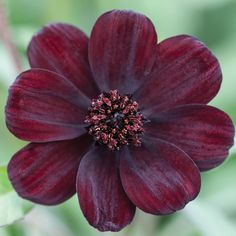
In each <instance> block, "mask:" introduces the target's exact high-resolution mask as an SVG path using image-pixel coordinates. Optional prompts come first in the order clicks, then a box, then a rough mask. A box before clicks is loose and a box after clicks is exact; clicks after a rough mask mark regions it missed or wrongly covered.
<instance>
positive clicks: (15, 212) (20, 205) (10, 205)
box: [0, 166, 32, 227]
mask: <svg viewBox="0 0 236 236" xmlns="http://www.w3.org/2000/svg"><path fill="white" fill-rule="evenodd" d="M31 208H32V204H30V203H29V202H26V201H25V200H23V199H21V198H20V197H18V195H17V194H16V192H15V191H14V189H13V188H12V187H11V184H10V182H9V180H8V176H7V170H6V167H1V166H0V227H1V226H6V225H9V224H12V223H14V222H15V221H17V220H19V219H22V218H23V217H24V215H25V214H26V213H27V212H28V211H29V210H30V209H31Z"/></svg>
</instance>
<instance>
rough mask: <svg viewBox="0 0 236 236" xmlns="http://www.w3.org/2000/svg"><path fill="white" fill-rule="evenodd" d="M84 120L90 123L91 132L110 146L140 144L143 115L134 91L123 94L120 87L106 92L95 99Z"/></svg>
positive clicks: (112, 147) (95, 137)
mask: <svg viewBox="0 0 236 236" xmlns="http://www.w3.org/2000/svg"><path fill="white" fill-rule="evenodd" d="M88 110H89V113H88V115H87V116H86V119H85V123H87V124H89V125H90V126H89V134H91V135H92V136H93V137H94V139H95V140H96V141H97V143H99V144H103V145H106V146H107V147H108V148H109V149H110V150H119V149H120V148H121V147H122V146H123V145H129V144H131V143H132V144H133V145H135V146H140V145H141V138H140V134H142V133H143V131H144V130H143V125H144V122H145V118H144V116H143V115H142V114H141V113H140V111H139V109H138V103H137V102H135V101H133V100H132V95H129V94H127V95H123V96H122V95H120V94H119V93H118V91H117V90H111V91H109V92H103V93H102V94H100V95H99V97H98V98H97V99H93V100H92V104H91V106H90V107H89V109H88Z"/></svg>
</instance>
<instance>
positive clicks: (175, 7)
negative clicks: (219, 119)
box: [0, 0, 236, 236]
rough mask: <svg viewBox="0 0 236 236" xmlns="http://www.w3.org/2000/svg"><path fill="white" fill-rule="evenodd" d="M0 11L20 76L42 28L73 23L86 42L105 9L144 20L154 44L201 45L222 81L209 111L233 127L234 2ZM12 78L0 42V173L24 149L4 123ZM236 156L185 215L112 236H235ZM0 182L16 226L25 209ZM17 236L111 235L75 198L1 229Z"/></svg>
mask: <svg viewBox="0 0 236 236" xmlns="http://www.w3.org/2000/svg"><path fill="white" fill-rule="evenodd" d="M5 3H6V14H7V16H8V20H9V25H10V29H11V32H12V35H13V40H14V43H15V45H16V46H17V48H18V50H19V52H20V56H21V60H22V63H23V67H24V68H23V69H27V68H28V62H27V58H26V49H27V45H28V43H29V41H30V38H31V37H32V35H33V34H34V33H35V32H37V31H38V30H39V29H40V28H41V27H42V25H45V24H48V23H51V22H58V21H62V22H67V23H72V24H74V25H76V26H78V27H79V28H80V29H82V30H83V31H84V32H86V33H87V34H88V35H89V34H90V31H91V29H92V26H93V24H94V22H95V20H96V19H97V17H98V16H99V15H100V14H102V13H103V12H105V11H108V10H111V9H129V10H134V11H138V12H141V13H143V14H145V15H147V16H148V17H149V18H150V19H151V20H152V21H153V23H154V25H155V26H156V29H157V32H158V37H159V41H162V40H163V39H165V38H167V37H170V36H173V35H176V34H191V35H194V36H196V37H198V38H200V39H201V41H203V42H205V43H206V44H207V46H208V47H210V48H211V49H212V50H213V52H214V53H215V55H216V56H217V58H218V59H219V61H220V64H221V66H222V71H223V75H224V80H223V83H222V88H221V90H220V92H219V94H218V95H217V97H216V99H214V101H213V102H212V104H213V105H215V106H217V107H219V108H220V109H223V110H224V111H226V112H227V113H228V114H230V116H231V117H232V118H233V120H234V124H235V123H236V109H235V101H236V93H235V88H236V82H235V74H236V69H235V65H236V54H235V53H236V43H235V42H236V27H235V25H236V14H235V13H236V1H235V0H198V1H196V0H178V1H176V0H160V1H157V0H145V1H144V0H135V1H134V0H113V1H111V0H34V1H31V0H5ZM17 73H18V72H17V71H16V69H15V67H14V64H13V61H12V58H11V55H10V54H9V52H8V50H7V48H6V47H5V45H3V44H2V42H1V41H0V134H1V136H0V137H1V140H0V165H1V166H2V165H6V164H7V162H8V161H9V160H10V158H11V156H12V155H13V154H14V153H15V152H16V151H17V150H19V149H20V148H21V147H22V146H23V145H24V142H22V141H19V140H17V139H16V138H15V137H14V136H13V135H11V134H10V133H9V132H8V130H7V128H6V126H5V121H4V106H5V103H6V99H7V89H8V87H9V85H10V84H11V83H12V82H13V81H14V79H15V77H16V75H17ZM235 155H236V148H234V151H232V153H231V155H230V157H229V158H228V160H226V162H225V163H224V164H223V165H222V166H220V167H218V168H216V169H215V170H212V171H209V172H206V173H203V175H202V176H203V181H202V190H201V193H200V195H199V197H198V198H197V199H196V200H195V201H193V202H192V203H190V204H189V205H188V206H187V207H186V208H185V209H184V210H183V211H180V212H178V213H176V214H174V215H171V216H165V217H157V216H151V215H148V214H145V213H142V212H140V211H138V212H137V214H136V217H135V220H134V221H133V223H132V224H131V225H130V226H128V227H127V228H126V229H124V230H123V231H122V232H119V233H116V235H130V236H139V235H140V236H141V235H147V236H152V235H153V236H154V235H158V236H170V235H180V236H223V235H224V236H235V235H236V204H235V199H236V188H235V182H236V171H235V169H236V159H235ZM3 175H5V177H3ZM4 179H6V172H5V170H4V169H3V168H2V167H0V211H1V212H2V211H5V209H6V208H4V207H6V206H7V204H6V203H5V202H4V203H3V202H2V201H3V200H2V199H3V196H4V194H3V193H5V194H6V193H7V194H12V195H13V197H12V202H11V204H9V205H8V206H11V207H13V208H14V209H18V210H14V214H15V217H16V216H17V217H16V218H19V217H21V216H22V215H21V216H20V212H21V213H22V212H23V211H22V208H17V207H19V206H22V204H23V205H24V204H25V202H24V203H23V201H22V202H21V203H20V202H19V201H20V200H19V198H17V196H16V194H15V193H14V192H12V188H11V187H10V185H9V183H8V182H3V181H4ZM13 208H12V209H13ZM17 214H19V215H17ZM22 214H23V213H22ZM0 221H1V218H0ZM12 221H14V219H12ZM6 223H7V222H6ZM8 223H10V222H8ZM19 235H20V236H52V235H53V236H54V235H59V236H60V235H61V236H65V235H66V236H75V235H82V236H84V235H95V236H96V235H113V233H100V232H98V231H97V230H95V229H93V228H92V227H90V226H89V225H88V223H87V222H86V220H85V219H84V217H83V215H82V213H81V211H80V208H79V205H78V203H77V198H76V197H74V198H72V199H71V200H69V201H67V202H66V203H64V204H62V205H60V206H58V207H41V206H36V207H35V208H34V209H33V210H32V211H30V213H29V214H28V215H27V216H26V217H25V219H24V220H22V221H19V222H18V223H16V224H14V225H11V226H9V227H5V228H2V229H0V236H19Z"/></svg>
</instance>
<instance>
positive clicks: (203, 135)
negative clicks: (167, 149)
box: [145, 105, 234, 170]
mask: <svg viewBox="0 0 236 236" xmlns="http://www.w3.org/2000/svg"><path fill="white" fill-rule="evenodd" d="M145 132H146V133H147V134H148V135H151V136H155V137H157V138H160V139H163V140H167V141H169V142H171V143H173V144H175V145H176V146H178V147H180V148H181V149H182V150H183V151H184V152H186V153H187V154H188V155H189V156H190V157H191V158H192V159H193V160H194V162H195V163H196V164H197V166H198V167H199V168H200V169H201V170H208V169H210V168H213V167H215V166H218V165H219V164H221V163H222V162H223V161H224V160H225V158H226V157H227V155H228V151H229V149H230V147H232V145H233V141H234V126H233V123H232V121H231V119H230V118H229V116H228V115H227V114H225V113H224V112H222V111H220V110H218V109H217V108H214V107H211V106H207V105H186V106H181V107H177V108H175V109H173V110H169V111H166V112H163V113H160V114H158V115H156V116H154V117H153V118H151V122H150V123H148V124H147V126H146V127H145Z"/></svg>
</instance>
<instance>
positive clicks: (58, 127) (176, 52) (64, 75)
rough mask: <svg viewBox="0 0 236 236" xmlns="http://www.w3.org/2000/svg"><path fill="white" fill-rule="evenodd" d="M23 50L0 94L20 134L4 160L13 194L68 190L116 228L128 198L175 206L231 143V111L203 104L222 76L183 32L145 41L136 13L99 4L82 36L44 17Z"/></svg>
mask: <svg viewBox="0 0 236 236" xmlns="http://www.w3.org/2000/svg"><path fill="white" fill-rule="evenodd" d="M28 58H29V62H30V66H31V69H30V70H28V71H26V72H23V73H22V74H20V75H19V76H18V78H17V79H16V81H15V82H14V83H13V85H12V86H11V88H10V90H9V98H8V102H7V105H6V123H7V126H8V128H9V130H10V131H11V132H12V133H13V134H14V135H15V136H17V137H18V138H20V139H23V140H27V141H30V142H31V143H30V144H29V145H27V146H26V147H24V148H23V149H22V150H20V151H19V152H17V153H16V154H15V155H14V156H13V158H12V160H11V161H10V163H9V166H8V173H9V178H10V180H11V182H12V184H13V186H14V188H15V189H16V191H17V192H18V194H19V195H20V196H21V197H23V198H26V199H29V200H31V201H33V202H35V203H40V204H45V205H54V204H59V203H61V202H64V201H65V200H67V199H68V198H70V197H71V196H73V195H74V194H75V193H76V192H77V194H78V197H79V202H80V206H81V209H82V211H83V213H84V215H85V217H86V218H87V220H88V222H89V223H90V224H91V225H93V226H94V227H95V228H97V229H99V230H101V231H107V230H110V231H119V230H120V229H122V228H123V227H124V226H126V225H127V224H129V223H130V222H131V221H132V219H133V216H134V213H135V207H138V208H140V209H142V210H143V211H145V212H148V213H151V214H157V215H164V214H170V213H173V212H175V211H177V210H180V209H182V208H183V207H184V206H185V205H186V204H187V203H188V202H189V201H191V200H193V199H194V198H195V197H196V196H197V195H198V193H199V189H200V171H202V170H208V169H211V168H214V167H216V166H218V165H219V164H221V163H222V162H223V161H224V160H225V158H226V156H227V155H228V151H229V149H230V147H231V146H232V145H233V136H234V126H233V124H232V121H231V119H230V118H229V117H228V115H226V114H225V113H224V112H222V111H220V110H218V109H217V108H214V107H212V106H208V105H206V104H207V103H208V102H209V101H211V100H212V98H213V97H214V96H215V95H216V94H217V92H218V90H219V88H220V84H221V80H222V74H221V69H220V66H219V63H218V61H217V59H216V58H215V57H214V55H213V54H212V53H211V52H210V51H209V49H208V48H207V47H206V46H205V45H204V44H203V43H201V42H200V41H198V40H197V39H196V38H193V37H191V36H186V35H181V36H175V37H172V38H169V39H166V40H164V41H163V42H161V43H159V44H157V35H156V32H155V29H154V26H153V24H152V23H151V21H150V20H149V19H147V18H146V17H145V16H143V15H140V14H137V13H134V12H128V11H111V12H107V13H105V14H103V15H102V16H101V17H100V18H99V19H98V20H97V22H96V24H95V26H94V28H93V30H92V34H91V37H90V39H88V38H87V37H86V35H85V34H84V33H82V32H81V31H80V30H79V29H77V28H75V27H74V26H71V25H67V24H52V25H49V26H46V27H44V28H43V29H42V30H41V31H40V32H39V33H38V34H36V35H35V36H34V37H33V39H32V41H31V42H30V45H29V48H28ZM199 170H200V171H199Z"/></svg>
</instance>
